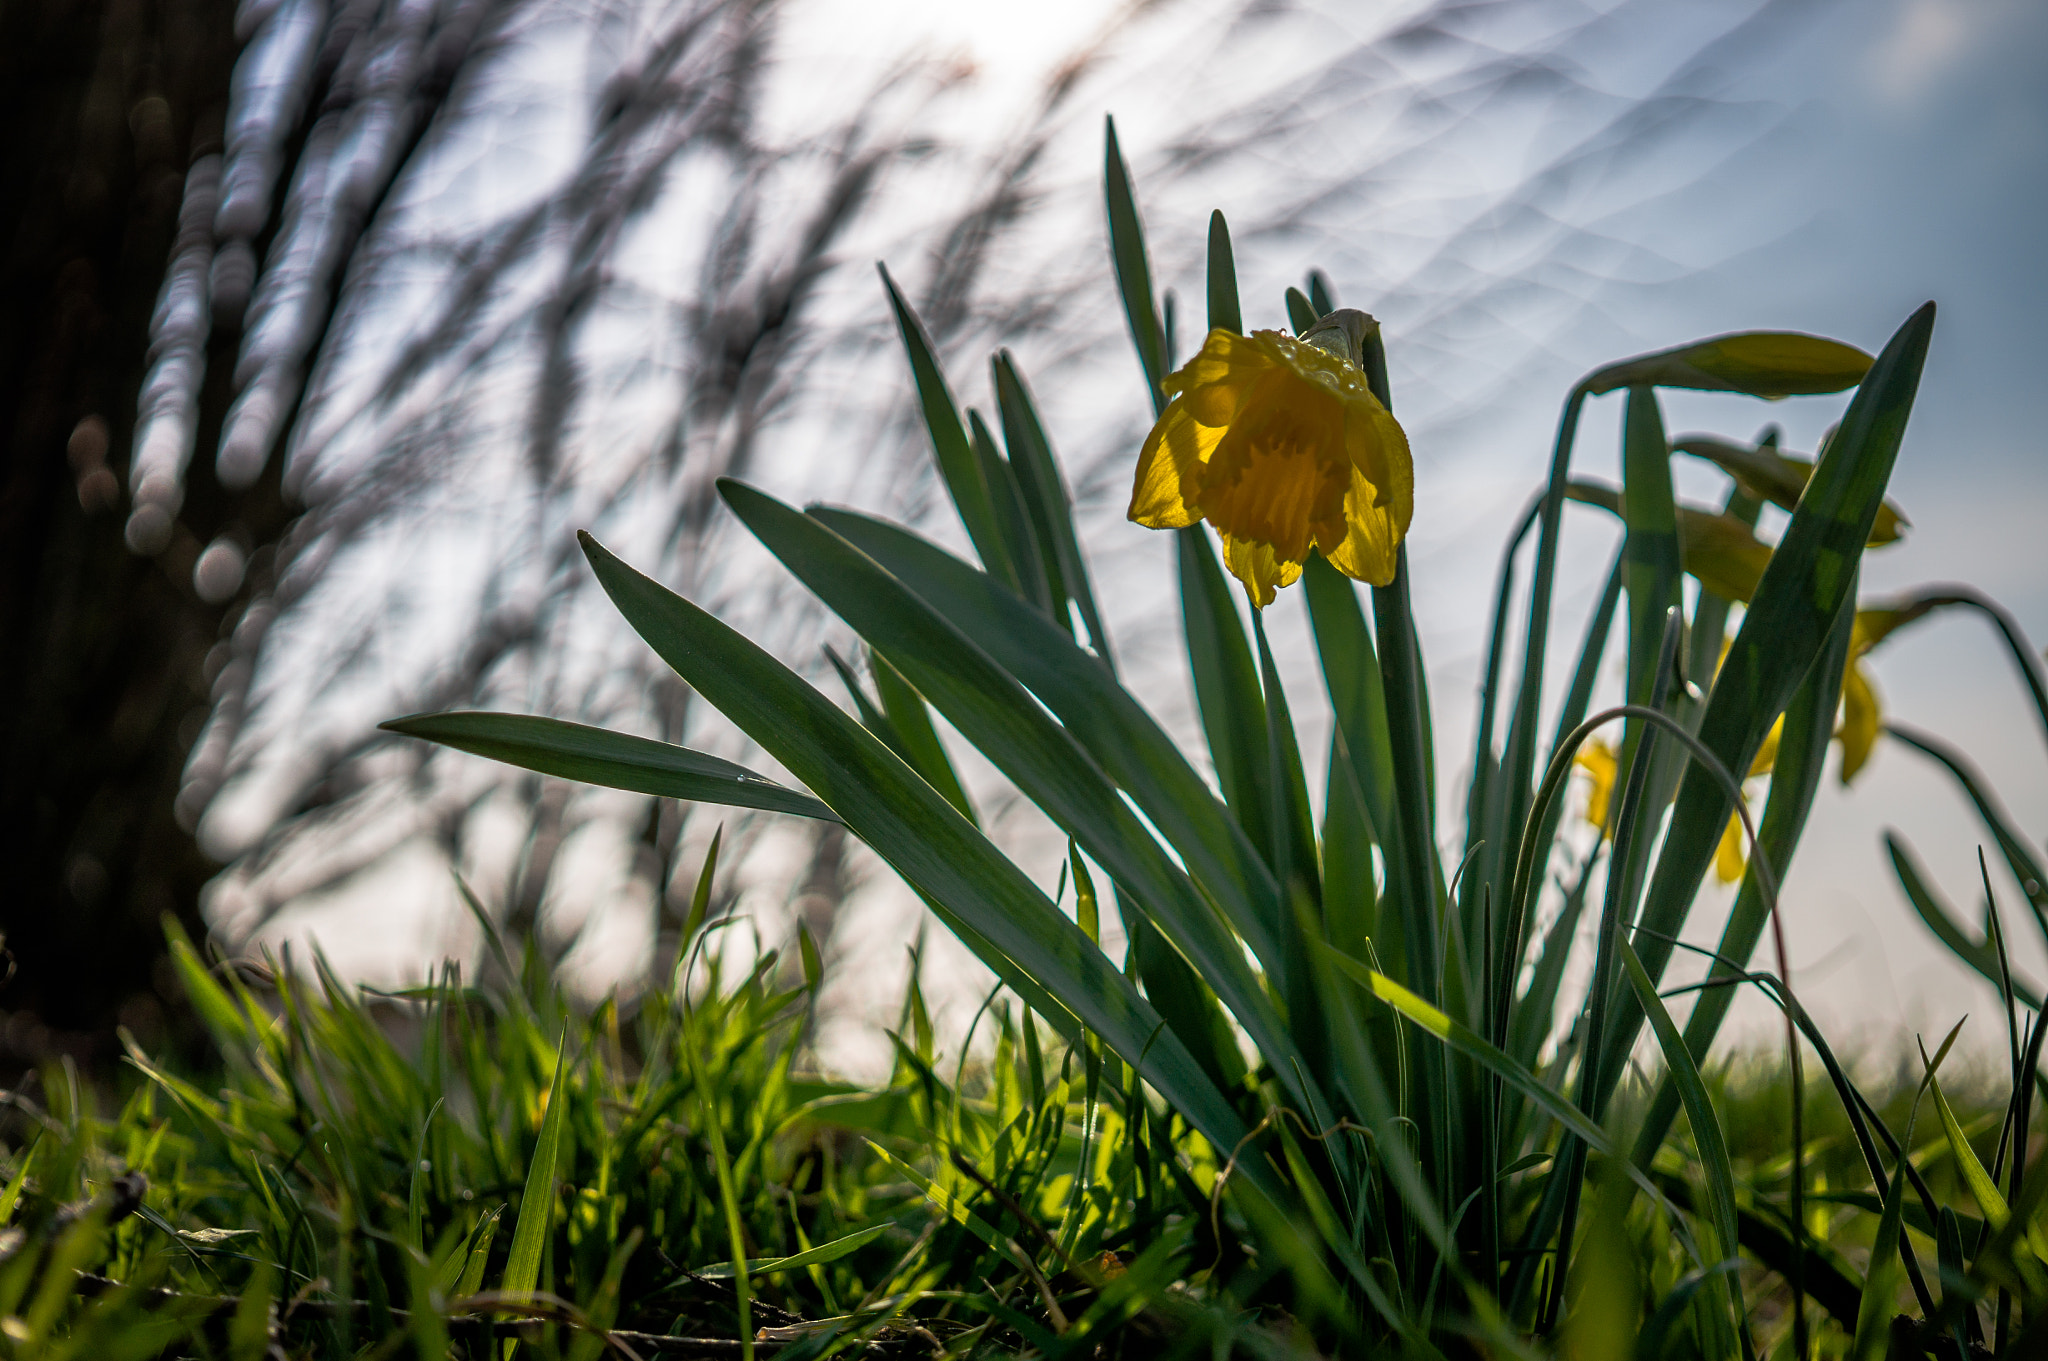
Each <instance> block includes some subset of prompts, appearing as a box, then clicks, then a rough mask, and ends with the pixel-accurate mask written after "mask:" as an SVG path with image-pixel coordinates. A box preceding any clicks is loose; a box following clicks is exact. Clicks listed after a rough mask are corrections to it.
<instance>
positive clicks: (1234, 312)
mask: <svg viewBox="0 0 2048 1361" xmlns="http://www.w3.org/2000/svg"><path fill="white" fill-rule="evenodd" d="M1208 293H1209V329H1210V330H1212V331H1214V330H1217V329H1219V328H1220V329H1222V330H1225V331H1235V332H1236V333H1237V334H1239V335H1243V334H1244V312H1243V311H1242V309H1241V308H1240V307H1239V305H1238V298H1237V259H1236V256H1235V255H1234V254H1233V253H1232V251H1231V249H1230V225H1229V224H1228V223H1226V222H1225V221H1224V220H1223V210H1222V209H1221V208H1218V209H1217V210H1216V211H1214V212H1212V213H1210V214H1209V272H1208Z"/></svg>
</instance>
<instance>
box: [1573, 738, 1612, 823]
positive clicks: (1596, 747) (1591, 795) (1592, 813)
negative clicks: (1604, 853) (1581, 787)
mask: <svg viewBox="0 0 2048 1361" xmlns="http://www.w3.org/2000/svg"><path fill="white" fill-rule="evenodd" d="M1572 764H1573V765H1576V766H1577V767H1578V768H1579V769H1580V770H1583V771H1584V772H1586V778H1587V779H1588V780H1590V781H1591V782H1592V783H1591V784H1590V785H1589V786H1588V788H1587V791H1586V822H1587V823H1588V824H1589V825H1591V826H1594V827H1598V828H1599V829H1600V836H1601V838H1602V839H1603V840H1604V839H1605V838H1606V836H1607V804H1608V800H1610V799H1612V798H1613V797H1614V776H1615V772H1616V768H1617V766H1618V764H1619V762H1618V761H1617V760H1616V758H1615V755H1614V748H1613V747H1610V746H1608V745H1607V743H1605V742H1603V741H1601V740H1600V739H1599V738H1597V737H1590V738H1587V739H1586V742H1585V744H1584V745H1583V746H1581V747H1580V748H1579V754H1578V755H1576V756H1574V757H1573V758H1572Z"/></svg>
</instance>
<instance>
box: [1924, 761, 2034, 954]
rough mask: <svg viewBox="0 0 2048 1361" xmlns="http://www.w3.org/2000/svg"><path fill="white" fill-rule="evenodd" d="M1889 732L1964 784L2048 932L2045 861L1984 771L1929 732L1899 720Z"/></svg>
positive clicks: (2021, 890)
mask: <svg viewBox="0 0 2048 1361" xmlns="http://www.w3.org/2000/svg"><path fill="white" fill-rule="evenodd" d="M1886 731H1887V732H1889V733H1890V734H1891V735H1892V736H1893V737H1896V738H1897V739H1898V740H1899V741H1901V742H1904V743H1905V744H1906V745H1907V746H1909V747H1912V748H1913V749H1914V750H1915V751H1918V752H1920V753H1922V754H1923V755H1926V756H1930V757H1932V758H1934V760H1935V761H1936V762H1937V763H1938V764H1940V765H1941V767H1942V768H1943V769H1945V770H1947V771H1948V773H1949V774H1950V775H1952V776H1954V777H1955V781H1956V783H1957V784H1959V785H1961V786H1962V787H1963V793H1965V794H1967V795H1968V796H1969V799H1970V805H1971V806H1972V807H1973V808H1975V809H1976V810H1977V816H1978V817H1979V818H1980V819H1982V821H1983V823H1984V826H1985V829H1986V830H1987V831H1989V832H1990V833H1991V836H1992V838H1993V839H1994V840H1995V841H1997V842H1998V849H1999V851H2000V853H2001V854H2003V855H2004V856H2005V864H2006V868H2008V869H2010V870H2011V871H2012V877H2013V878H2014V879H2016V880H2018V881H2019V886H2020V892H2022V893H2024V894H2025V895H2026V897H2027V902H2028V904H2029V905H2030V906H2032V908H2033V909H2034V918H2035V920H2036V921H2037V922H2039V923H2040V925H2041V929H2042V932H2043V933H2044V934H2048V872H2044V871H2043V870H2042V868H2041V862H2040V861H2038V860H2036V859H2035V858H2034V851H2033V848H2032V847H2030V846H2029V845H2028V844H2027V840H2026V838H2025V837H2023V836H2021V835H2020V834H2019V833H2018V832H2017V831H2015V830H2014V829H2013V825H2012V816H2011V815H2010V814H2009V813H2007V812H2006V811H2005V808H2004V806H2003V805H2002V804H2001V803H2000V802H1999V801H1998V796H1997V795H1996V794H1994V793H1992V792H1991V789H1990V786H1989V785H1987V784H1986V783H1985V781H1984V776H1983V774H1982V773H1981V772H1979V771H1978V770H1977V768H1976V767H1975V766H1974V765H1972V764H1971V763H1970V761H1969V760H1967V759H1966V758H1965V757H1964V756H1963V755H1962V753H1961V752H1958V751H1956V750H1955V749H1954V748H1953V747H1951V746H1949V745H1948V744H1947V743H1946V742H1943V741H1941V740H1939V739H1938V738H1935V737H1933V736H1930V735H1929V734H1927V733H1924V732H1920V731H1917V730H1915V729H1912V728H1908V727H1906V726H1904V725H1903V724H1898V723H1893V724H1890V725H1888V726H1887V728H1886Z"/></svg>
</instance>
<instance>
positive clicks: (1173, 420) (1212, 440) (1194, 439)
mask: <svg viewBox="0 0 2048 1361" xmlns="http://www.w3.org/2000/svg"><path fill="white" fill-rule="evenodd" d="M1222 438H1223V431H1222V430H1221V429H1220V428H1218V427H1215V426H1207V425H1203V424H1202V423H1201V422H1199V421H1197V420H1195V419H1194V417H1192V416H1190V415H1189V414H1188V412H1187V409H1186V408H1185V407H1184V406H1183V405H1182V404H1181V403H1180V402H1179V401H1175V402H1174V403H1173V404H1172V405H1171V406H1169V407H1167V408H1166V414H1165V415H1163V416H1161V417H1160V418H1159V423H1158V424H1157V425H1155V426H1153V427H1152V433H1151V434H1150V435H1148V436H1146V437H1145V448H1144V450H1143V452H1141V453H1140V454H1139V455H1138V480H1137V483H1136V485H1135V486H1133V487H1132V488H1131V509H1130V518H1131V519H1132V520H1135V521H1136V522H1137V523H1139V524H1141V525H1144V526H1145V527H1146V528H1148V529H1185V528H1187V527H1188V526H1189V525H1191V524H1193V523H1194V522H1195V521H1196V520H1199V519H1200V518H1201V515H1200V514H1199V513H1198V512H1197V511H1196V510H1195V509H1194V507H1193V506H1192V505H1191V504H1190V502H1191V501H1193V500H1194V495H1193V493H1194V492H1195V490H1196V489H1197V488H1199V486H1200V485H1201V480H1200V479H1201V475H1202V468H1203V465H1204V464H1206V463H1207V462H1208V461H1209V456H1210V455H1211V454H1212V453H1214V452H1215V449H1216V444H1217V441H1219V440H1221V439H1222Z"/></svg>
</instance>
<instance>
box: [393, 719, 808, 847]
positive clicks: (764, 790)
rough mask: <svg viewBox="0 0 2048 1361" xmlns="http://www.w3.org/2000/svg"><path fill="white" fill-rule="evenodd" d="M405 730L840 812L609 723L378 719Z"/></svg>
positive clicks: (528, 766) (642, 781) (681, 786)
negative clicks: (608, 726) (612, 728)
mask: <svg viewBox="0 0 2048 1361" xmlns="http://www.w3.org/2000/svg"><path fill="white" fill-rule="evenodd" d="M377 726H378V727H380V728H383V729H385V730H387V731H389V732H395V733H403V734H404V735H405V736H407V737H419V738H424V739H426V740H427V741H429V742H438V743H440V744H441V745H442V746H444V747H453V748H455V749H456V750H457V751H466V752H469V753H470V754H471V755H473V756H486V757H489V758H490V759H491V760H493V761H503V762H505V763H506V764H507V765H514V766H518V767H520V768H521V769H522V770H534V771H539V772H540V773H541V774H543V775H557V776H560V777H561V778H563V779H565V780H581V781H582V782H583V783H585V784H597V785H603V786H605V787H606V788H607V789H629V790H631V791H633V792H634V793H636V794H653V795H655V796H657V797H660V798H668V799H693V800H696V801H698V802H701V803H719V804H726V805H728V806H730V807H734V808H759V809H763V810H765V811H767V812H770V813H795V814H796V815H798V816H799V817H807V818H819V819H822V820H823V821H826V822H837V821H838V820H839V818H838V815H837V814H835V813H833V811H832V810H831V809H829V808H827V807H826V806H825V805H824V804H822V803H820V802H818V800H816V799H814V798H812V797H811V796H810V795H808V794H799V793H798V792H797V791H796V790H794V789H785V788H783V787H782V786H781V785H779V784H776V783H775V782H774V781H773V780H766V779H763V778H762V777H761V776H759V775H756V774H755V773H754V772H753V771H751V770H748V769H747V768H746V767H745V766H739V765H734V764H733V763H732V762H731V761H722V760H720V759H719V758H718V757H716V756H707V755H706V754H705V753H703V752H701V751H692V750H690V749H689V748H688V747H678V746H672V745H670V744H669V743H667V742H656V741H654V740H653V739H651V738H646V737H632V736H629V735H628V734H626V733H620V732H612V731H610V730H609V729H605V728H592V727H586V726H585V725H583V724H581V723H565V722H563V721H562V720H561V719H558V718H538V717H535V716H533V715H530V714H493V713H473V712H464V713H443V714H414V715H412V716H411V717H409V718H394V719H391V720H390V721H389V722H385V723H380V724H378V725H377Z"/></svg>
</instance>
